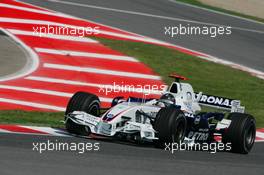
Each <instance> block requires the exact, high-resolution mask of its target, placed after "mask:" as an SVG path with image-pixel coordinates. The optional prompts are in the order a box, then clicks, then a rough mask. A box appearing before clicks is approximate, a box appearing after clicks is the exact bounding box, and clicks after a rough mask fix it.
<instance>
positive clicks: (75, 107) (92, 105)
mask: <svg viewBox="0 0 264 175" xmlns="http://www.w3.org/2000/svg"><path fill="white" fill-rule="evenodd" d="M73 111H84V112H86V113H88V114H92V115H94V116H99V115H100V101H99V98H98V97H97V96H96V95H94V94H91V93H87V92H76V93H75V94H74V95H73V96H72V97H71V99H70V101H69V102H68V105H67V108H66V112H65V115H67V114H69V113H71V112H73Z"/></svg>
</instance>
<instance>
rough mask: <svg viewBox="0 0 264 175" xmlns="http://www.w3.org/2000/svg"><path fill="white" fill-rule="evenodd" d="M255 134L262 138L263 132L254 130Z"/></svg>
mask: <svg viewBox="0 0 264 175" xmlns="http://www.w3.org/2000/svg"><path fill="white" fill-rule="evenodd" d="M256 136H257V137H260V138H263V139H264V133H263V132H259V131H257V132H256Z"/></svg>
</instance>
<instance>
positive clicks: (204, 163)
mask: <svg viewBox="0 0 264 175" xmlns="http://www.w3.org/2000/svg"><path fill="white" fill-rule="evenodd" d="M26 2H33V1H26ZM76 2H81V3H89V4H94V5H100V6H107V7H113V8H120V9H125V10H126V9H127V10H135V11H143V12H145V13H151V14H158V15H166V16H169V15H172V16H173V17H175V16H176V17H184V18H187V19H192V20H200V21H201V20H203V21H206V22H214V23H216V22H217V23H219V24H232V25H235V26H238V27H241V28H251V29H254V30H262V31H263V26H262V25H259V24H255V23H251V22H247V21H241V20H237V19H233V18H230V19H229V18H228V17H226V16H225V17H223V16H221V15H216V14H208V12H205V11H199V10H197V9H192V11H193V13H195V14H196V15H192V13H190V10H191V9H188V8H189V7H182V6H180V7H177V5H174V4H171V3H170V2H167V1H144V0H140V1H139V0H138V1H136V0H134V1H133V3H132V1H127V0H122V3H121V0H120V1H119V2H118V1H111V2H110V1H109V2H108V1H98V0H97V1H87V2H86V1H84V0H83V1H76ZM147 2H151V4H150V3H147ZM34 4H36V5H41V6H42V7H47V8H50V9H53V10H57V11H62V12H65V13H68V14H73V15H75V16H79V17H83V18H87V19H91V20H94V21H97V22H101V23H104V24H108V25H111V26H115V27H120V28H122V29H126V30H129V31H132V32H136V33H139V34H143V35H146V36H151V37H154V38H158V39H162V40H166V41H169V42H172V43H175V44H179V45H181V46H186V47H188V48H192V49H195V50H198V51H204V52H206V53H209V54H212V55H215V56H218V57H221V58H224V59H232V61H237V62H239V63H241V64H245V65H248V66H251V67H253V68H258V69H260V70H263V67H264V66H263V59H261V57H262V58H263V55H264V54H263V50H262V48H261V46H262V45H263V41H264V39H263V34H260V33H256V32H248V31H242V30H237V31H234V33H233V34H232V36H228V37H222V38H221V39H210V38H206V37H198V36H197V37H193V36H192V37H183V38H177V39H175V38H174V39H171V38H168V37H166V36H165V35H163V32H164V31H163V27H164V26H165V25H176V24H178V22H177V21H170V20H163V19H162V20H161V19H156V18H151V19H150V18H149V17H144V16H140V17H139V16H136V15H128V14H120V13H115V12H110V11H104V10H98V9H97V10H96V9H87V8H82V7H75V6H69V5H63V4H57V3H49V2H46V1H34ZM163 4H164V5H166V6H165V7H164V5H163ZM175 8H178V9H175ZM184 8H187V9H188V10H189V11H188V10H187V9H184ZM164 9H166V10H164ZM207 15H211V17H210V18H208V16H207ZM113 19H114V20H113ZM146 21H148V22H147V23H146ZM181 23H182V22H181ZM218 46H219V47H218ZM216 48H218V49H216ZM0 138H1V139H0V156H1V159H0V174H3V175H13V174H19V175H31V174H34V175H35V174H40V175H42V174H43V175H44V174H63V175H65V174H117V175H118V174H133V175H134V174H151V175H153V174H195V175H199V174H203V175H204V174H215V175H218V174H219V175H220V174H240V175H244V174H245V175H248V174H251V175H253V174H264V169H263V161H264V153H263V149H264V144H263V143H256V144H255V147H254V148H253V150H252V152H251V153H250V154H249V155H239V154H232V153H226V152H221V153H216V154H210V153H208V152H200V151H196V152H194V151H190V152H189V151H182V152H176V153H174V154H171V153H169V152H165V151H164V150H159V149H156V148H153V147H152V146H149V145H144V146H137V145H134V144H128V143H124V142H122V143H120V142H116V141H114V142H113V141H110V140H91V139H84V138H65V137H47V136H36V135H34V136H32V135H16V134H0ZM47 140H50V141H59V142H68V143H70V142H74V143H82V142H91V143H94V142H99V143H100V151H96V152H87V153H84V154H78V153H76V152H70V151H69V152H60V151H50V152H48V151H47V152H44V153H42V154H40V153H38V152H36V151H33V150H32V148H33V145H32V143H33V142H34V143H36V142H39V143H40V142H46V141H47Z"/></svg>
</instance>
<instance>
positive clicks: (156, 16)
mask: <svg viewBox="0 0 264 175" xmlns="http://www.w3.org/2000/svg"><path fill="white" fill-rule="evenodd" d="M48 1H50V2H54V3H61V4H67V5H72V6H78V7H85V8H92V9H99V10H105V11H112V12H118V13H124V14H131V15H139V16H146V17H151V18H159V19H167V20H172V21H182V22H187V23H194V24H202V25H209V26H224V27H229V26H226V25H220V24H213V23H207V22H201V21H194V20H186V19H183V18H175V17H169V16H161V15H155V14H149V13H143V12H135V11H129V10H121V9H114V8H108V7H101V6H95V5H88V4H82V3H77V2H69V1H60V0H48ZM232 29H236V30H241V31H247V32H255V33H261V34H263V33H264V32H263V31H260V30H254V29H248V28H242V27H232Z"/></svg>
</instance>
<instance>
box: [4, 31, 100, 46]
mask: <svg viewBox="0 0 264 175" xmlns="http://www.w3.org/2000/svg"><path fill="white" fill-rule="evenodd" d="M7 30H8V31H9V32H11V33H13V34H15V35H26V36H34V37H43V38H51V39H58V40H68V41H79V42H87V43H99V42H98V41H96V40H93V39H90V38H87V37H78V36H67V35H55V34H45V33H42V34H41V36H40V35H38V34H34V32H33V31H25V30H16V29H7Z"/></svg>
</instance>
